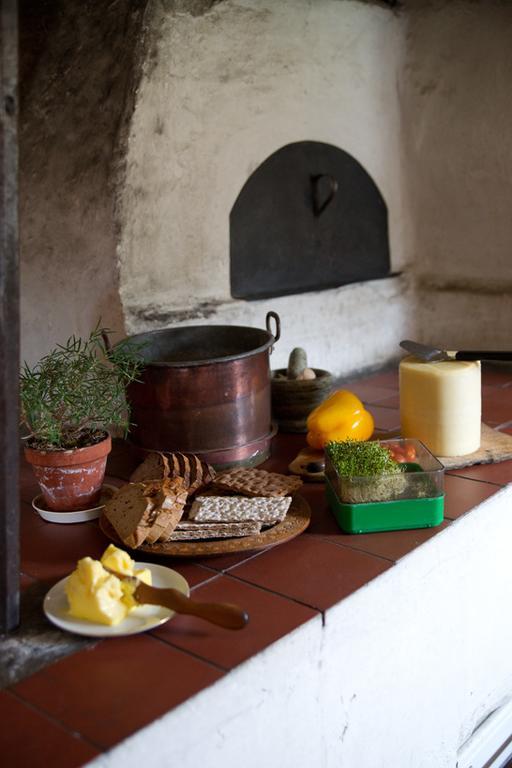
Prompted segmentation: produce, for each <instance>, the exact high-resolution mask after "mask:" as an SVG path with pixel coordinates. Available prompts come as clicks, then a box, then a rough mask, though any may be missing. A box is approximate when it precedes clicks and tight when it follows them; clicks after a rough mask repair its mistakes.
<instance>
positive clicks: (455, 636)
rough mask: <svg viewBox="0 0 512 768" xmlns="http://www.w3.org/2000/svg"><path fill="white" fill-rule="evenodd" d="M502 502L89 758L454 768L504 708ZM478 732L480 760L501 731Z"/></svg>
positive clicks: (215, 766) (289, 767)
mask: <svg viewBox="0 0 512 768" xmlns="http://www.w3.org/2000/svg"><path fill="white" fill-rule="evenodd" d="M511 501H512V486H509V487H508V488H506V489H503V490H502V491H500V492H499V493H498V494H496V495H495V496H492V497H491V498H490V499H488V500H487V501H485V502H484V503H483V504H481V505H480V506H479V507H478V508H476V509H475V510H473V511H472V512H470V513H469V514H467V515H465V516H464V517H462V518H460V519H459V520H458V521H456V522H454V523H452V524H451V525H450V526H449V527H448V528H447V529H445V530H443V531H441V532H439V533H438V534H437V535H436V536H435V537H434V538H432V539H430V540H429V541H428V542H426V543H425V544H423V545H422V546H420V547H419V548H418V549H416V550H413V551H412V552H411V553H410V554H408V555H407V556H406V557H404V558H403V559H402V560H400V561H399V563H398V564H397V565H396V566H394V567H392V568H391V569H390V570H388V571H386V572H385V573H384V574H382V575H381V576H379V577H377V578H376V579H374V580H373V581H372V582H370V584H369V585H367V586H366V587H363V588H362V589H359V590H358V591H357V592H355V593H354V594H353V595H351V596H350V597H349V598H347V599H345V600H343V601H342V602H341V603H339V604H338V605H336V606H334V607H333V608H332V609H330V610H329V611H327V613H326V619H325V626H322V623H321V621H320V619H319V618H318V619H314V620H312V621H310V622H308V623H307V624H305V625H303V626H301V627H299V628H298V629H297V630H296V631H295V632H293V633H292V634H291V635H289V636H287V637H285V638H283V639H282V640H281V641H279V642H278V643H275V644H274V645H272V646H270V647H269V648H267V649H266V650H265V651H264V652H262V653H261V654H258V655H257V656H256V657H254V658H252V659H251V660H249V661H248V662H247V663H245V664H242V665H241V666H239V667H237V668H235V669H234V670H232V671H231V672H230V673H229V674H227V675H226V676H225V677H223V678H222V679H221V680H220V681H219V682H217V683H215V684H214V685H212V686H211V687H209V688H207V689H206V690H205V691H203V692H201V693H200V694H198V695H197V696H195V697H193V698H192V699H190V700H188V701H187V702H185V703H184V704H183V705H181V706H180V707H177V708H176V709H174V710H173V711H171V712H169V713H168V714H167V715H166V716H164V717H163V718H161V719H160V720H158V721H156V722H155V723H153V724H152V725H151V726H149V727H148V728H145V729H143V730H142V731H140V732H138V733H136V734H135V735H134V736H132V737H131V738H130V739H127V740H126V741H125V742H123V743H122V744H120V745H119V746H118V747H116V748H114V749H113V750H111V751H110V752H109V753H107V754H105V755H103V756H101V757H99V758H98V759H96V760H94V761H92V762H91V763H90V764H89V765H90V766H91V768H117V767H118V766H122V768H138V766H140V765H141V764H142V763H143V764H144V765H147V766H148V768H164V767H165V768H169V767H170V766H180V768H197V766H199V765H201V766H203V768H238V766H240V765H241V764H243V765H244V766H245V768H261V766H267V767H268V768H313V767H314V768H339V767H340V766H342V767H343V768H390V766H393V768H394V767H395V766H396V768H457V765H458V764H459V763H458V760H459V754H460V755H466V754H467V748H466V745H467V743H468V742H469V741H471V744H472V753H473V754H476V753H477V752H478V749H477V747H478V741H479V730H478V727H479V726H480V725H481V724H483V723H484V721H485V720H486V718H487V717H488V716H489V715H491V714H492V713H496V714H498V715H499V713H500V712H501V711H503V712H506V711H509V710H510V709H511V708H510V706H508V709H506V708H507V704H508V703H509V702H510V698H511V695H512V656H511V654H510V647H511V644H512V622H511V621H510V605H511V601H512V576H511V571H510V545H509V542H510V539H511V537H512V519H511V516H510V504H511ZM219 702H222V707H219ZM503 728H505V733H506V732H507V729H506V727H505V726H503V724H502V729H501V730H502V731H503ZM511 730H512V722H510V723H509V729H508V733H510V731H511ZM485 731H486V729H485V728H482V740H483V741H484V743H485V745H486V751H484V756H485V759H487V758H489V757H491V755H492V753H493V752H494V750H495V749H497V748H499V747H500V746H501V741H500V743H495V744H493V743H491V742H489V741H488V740H487V738H486V734H485V733H484V732H485ZM487 735H488V734H487ZM484 762H485V760H484V761H483V762H482V763H479V764H476V763H473V766H472V768H482V766H483V763H484ZM460 765H461V768H462V766H463V768H467V766H468V763H467V760H466V759H464V760H462V759H461V762H460Z"/></svg>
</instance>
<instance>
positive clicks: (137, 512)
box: [103, 483, 154, 549]
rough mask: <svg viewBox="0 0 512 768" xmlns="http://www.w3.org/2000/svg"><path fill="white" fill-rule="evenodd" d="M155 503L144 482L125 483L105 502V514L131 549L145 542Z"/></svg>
mask: <svg viewBox="0 0 512 768" xmlns="http://www.w3.org/2000/svg"><path fill="white" fill-rule="evenodd" d="M153 508H154V505H153V502H152V501H151V499H150V498H148V497H147V496H146V495H145V491H144V486H143V485H142V483H129V484H128V485H123V486H122V487H121V488H119V490H118V491H117V492H116V493H115V494H114V496H112V498H111V499H109V500H108V501H107V503H106V504H105V508H104V510H103V514H104V515H105V517H106V518H107V520H108V521H109V523H110V524H111V525H112V527H113V528H114V530H115V531H116V533H117V535H118V536H119V538H120V539H121V541H122V542H123V543H124V544H126V545H127V546H128V547H131V549H136V548H137V547H140V545H141V544H143V543H144V541H145V539H146V536H147V534H148V530H149V527H148V526H149V523H150V519H151V513H152V511H153Z"/></svg>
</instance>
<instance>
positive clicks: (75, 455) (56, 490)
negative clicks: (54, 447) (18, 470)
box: [25, 435, 112, 512]
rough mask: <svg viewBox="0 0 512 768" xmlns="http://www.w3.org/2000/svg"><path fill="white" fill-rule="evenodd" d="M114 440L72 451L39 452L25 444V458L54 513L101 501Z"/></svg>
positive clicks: (84, 506)
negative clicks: (30, 465) (108, 458)
mask: <svg viewBox="0 0 512 768" xmlns="http://www.w3.org/2000/svg"><path fill="white" fill-rule="evenodd" d="M111 448H112V440H111V437H110V435H107V437H106V438H105V440H102V441H101V443H95V444H94V445H88V446H86V447H85V448H76V449H74V450H70V451H38V450H36V449H34V448H29V447H28V446H26V447H25V458H26V459H27V461H28V462H29V464H32V469H33V470H34V474H35V476H36V478H37V481H38V483H39V485H40V487H41V491H42V492H43V497H44V500H45V502H46V504H47V506H48V509H52V510H54V511H55V512H65V511H70V512H71V511H75V510H78V509H88V508H89V507H93V506H94V505H95V504H96V502H98V501H99V498H100V494H101V486H102V484H103V478H104V477H105V466H106V464H107V456H108V454H109V453H110V450H111Z"/></svg>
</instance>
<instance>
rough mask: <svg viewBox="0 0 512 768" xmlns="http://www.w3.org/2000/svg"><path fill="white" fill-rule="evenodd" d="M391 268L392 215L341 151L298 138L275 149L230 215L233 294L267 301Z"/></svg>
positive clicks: (362, 171) (384, 273)
mask: <svg viewBox="0 0 512 768" xmlns="http://www.w3.org/2000/svg"><path fill="white" fill-rule="evenodd" d="M389 274H390V260H389V238H388V213H387V207H386V203H385V201H384V198H383V197H382V195H381V193H380V191H379V189H378V188H377V185H376V184H375V182H374V181H373V179H372V178H371V176H370V175H369V174H368V173H367V171H366V170H365V169H364V168H363V166H362V165H361V164H360V163H359V162H358V161H357V160H356V159H355V158H354V157H352V155H350V154H348V152H345V151H344V150H342V149H339V148H338V147H335V146H333V145H331V144H324V143H321V142H316V141H300V142H296V143H293V144H287V145H286V146H284V147H282V148H281V149H278V150H277V151H276V152H274V153H273V154H272V155H270V156H269V157H268V158H267V159H266V160H265V161H264V162H263V163H262V164H261V165H260V166H258V168H257V169H256V170H255V171H254V173H253V174H252V175H251V176H250V177H249V179H248V180H247V181H246V183H245V184H244V186H243V187H242V189H241V191H240V193H239V195H238V197H237V199H236V201H235V203H234V205H233V208H232V209H231V213H230V280H231V295H232V296H233V297H234V298H239V299H262V298H267V297H273V296H285V295H288V294H295V293H304V292H306V291H318V290H323V289H327V288H334V287H337V286H340V285H346V284H347V283H355V282H360V281H363V280H374V279H378V278H383V277H387V276H388V275H389Z"/></svg>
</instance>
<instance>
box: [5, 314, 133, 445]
mask: <svg viewBox="0 0 512 768" xmlns="http://www.w3.org/2000/svg"><path fill="white" fill-rule="evenodd" d="M104 334H105V329H104V328H99V327H97V328H95V330H94V331H93V332H92V333H91V334H90V336H89V338H88V339H81V338H77V337H75V336H71V338H69V339H68V340H67V342H66V343H65V344H62V345H58V346H57V347H56V348H55V349H54V350H52V352H50V354H48V355H47V356H46V357H43V358H42V360H40V361H39V362H38V363H37V364H36V365H35V366H34V367H33V368H31V367H29V366H28V365H27V364H26V363H24V365H23V367H22V370H21V373H20V399H21V417H22V423H23V424H25V425H26V426H27V427H28V429H29V432H30V434H29V441H28V444H29V445H30V446H31V447H32V448H37V449H42V450H63V449H70V448H80V447H83V446H85V445H91V444H94V443H95V442H99V441H100V440H102V439H103V437H104V436H105V432H106V431H107V430H108V429H109V428H110V427H120V428H122V429H123V430H124V432H125V434H126V432H127V431H128V428H129V425H130V421H129V419H130V414H129V407H128V404H127V402H126V398H125V389H126V386H127V385H128V384H129V383H130V382H131V381H134V380H135V379H136V377H137V375H138V373H139V371H140V370H141V368H142V366H143V361H142V358H141V356H140V354H139V351H140V350H139V348H138V347H134V346H133V345H132V344H131V343H130V342H129V341H125V342H121V343H120V344H117V345H116V346H115V347H114V348H112V349H108V348H107V346H106V343H105V340H104Z"/></svg>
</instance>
